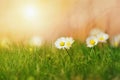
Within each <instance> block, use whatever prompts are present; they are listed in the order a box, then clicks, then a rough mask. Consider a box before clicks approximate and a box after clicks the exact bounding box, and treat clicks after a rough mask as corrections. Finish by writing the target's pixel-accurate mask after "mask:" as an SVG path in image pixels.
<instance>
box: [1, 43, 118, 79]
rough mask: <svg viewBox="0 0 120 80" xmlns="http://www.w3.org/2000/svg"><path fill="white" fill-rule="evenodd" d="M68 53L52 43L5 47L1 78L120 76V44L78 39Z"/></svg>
mask: <svg viewBox="0 0 120 80" xmlns="http://www.w3.org/2000/svg"><path fill="white" fill-rule="evenodd" d="M68 53H69V54H70V55H68ZM68 53H67V52H66V51H65V50H58V49H56V48H55V47H54V45H53V44H50V43H48V44H45V45H43V46H41V47H31V46H26V45H20V44H19V45H12V46H9V48H2V47H1V48H0V80H120V47H118V48H113V47H111V46H110V45H109V44H107V43H106V44H99V45H98V46H95V47H94V48H88V47H86V44H84V43H80V42H75V43H74V44H73V46H72V48H71V49H70V50H68Z"/></svg>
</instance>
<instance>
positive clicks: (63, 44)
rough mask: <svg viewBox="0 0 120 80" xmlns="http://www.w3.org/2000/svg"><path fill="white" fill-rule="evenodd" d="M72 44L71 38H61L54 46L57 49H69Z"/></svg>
mask: <svg viewBox="0 0 120 80" xmlns="http://www.w3.org/2000/svg"><path fill="white" fill-rule="evenodd" d="M73 42H74V40H73V38H71V37H61V38H59V39H57V40H56V42H55V46H56V48H58V49H69V48H70V47H71V46H72V44H73Z"/></svg>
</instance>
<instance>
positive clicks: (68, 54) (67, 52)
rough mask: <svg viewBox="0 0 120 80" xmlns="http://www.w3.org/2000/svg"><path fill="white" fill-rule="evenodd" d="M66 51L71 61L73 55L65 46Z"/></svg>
mask: <svg viewBox="0 0 120 80" xmlns="http://www.w3.org/2000/svg"><path fill="white" fill-rule="evenodd" d="M65 51H66V52H67V54H68V56H69V57H70V61H72V57H71V55H70V53H69V52H68V50H67V49H66V48H65Z"/></svg>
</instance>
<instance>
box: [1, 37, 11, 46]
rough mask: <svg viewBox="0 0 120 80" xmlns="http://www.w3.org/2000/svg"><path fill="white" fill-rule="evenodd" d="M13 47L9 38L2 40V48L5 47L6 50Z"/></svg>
mask: <svg viewBox="0 0 120 80" xmlns="http://www.w3.org/2000/svg"><path fill="white" fill-rule="evenodd" d="M10 45H11V41H10V40H9V39H7V38H3V39H1V40H0V46H1V47H4V48H9V46H10Z"/></svg>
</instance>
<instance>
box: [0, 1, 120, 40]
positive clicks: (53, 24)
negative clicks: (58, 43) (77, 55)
mask: <svg viewBox="0 0 120 80" xmlns="http://www.w3.org/2000/svg"><path fill="white" fill-rule="evenodd" d="M119 3H120V2H119V0H0V37H9V38H12V39H17V40H20V39H24V38H26V37H27V38H28V37H32V36H35V35H40V36H41V37H44V38H46V39H50V38H51V36H52V38H56V37H58V36H61V35H65V36H67V35H68V36H71V35H72V36H75V37H79V38H80V37H81V38H84V37H85V36H87V33H88V32H89V31H90V29H92V28H94V27H98V28H100V29H103V30H104V31H105V30H106V31H108V32H109V33H110V34H111V35H114V34H118V33H119V31H120V29H119V26H120V23H119V21H120V20H119V19H120V18H119V15H120V14H119V13H120V6H119ZM108 28H109V29H108ZM86 32H87V33H86Z"/></svg>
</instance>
